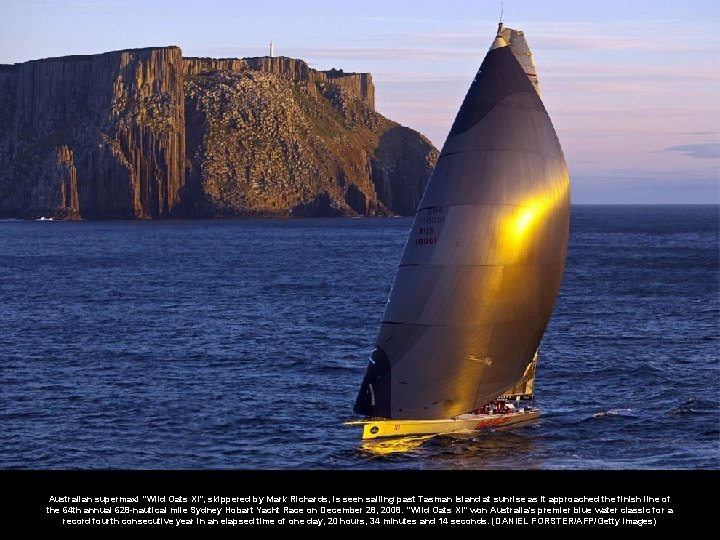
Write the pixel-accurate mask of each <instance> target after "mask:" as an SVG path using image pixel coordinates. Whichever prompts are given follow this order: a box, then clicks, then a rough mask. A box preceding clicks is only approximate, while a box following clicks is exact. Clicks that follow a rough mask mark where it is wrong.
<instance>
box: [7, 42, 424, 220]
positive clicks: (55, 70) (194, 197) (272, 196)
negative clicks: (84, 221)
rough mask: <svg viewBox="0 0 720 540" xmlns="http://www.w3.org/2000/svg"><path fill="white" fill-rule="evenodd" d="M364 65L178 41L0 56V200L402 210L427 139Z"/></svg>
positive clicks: (337, 211)
mask: <svg viewBox="0 0 720 540" xmlns="http://www.w3.org/2000/svg"><path fill="white" fill-rule="evenodd" d="M374 99H375V96H374V87H373V85H372V78H371V76H370V75H369V74H363V73H344V72H342V71H341V70H331V71H327V72H322V71H316V70H313V69H311V68H309V67H308V66H307V64H306V63H305V62H303V61H301V60H295V59H290V58H282V57H281V58H247V59H199V58H197V59H193V58H185V59H183V58H182V55H181V52H180V50H179V49H178V48H177V47H169V48H160V49H138V50H128V51H118V52H114V53H105V54H102V55H95V56H83V57H65V58H55V59H47V60H40V61H34V62H27V63H25V64H18V65H15V66H0V103H1V105H2V106H1V107H0V111H1V112H0V215H3V216H6V217H8V216H11V217H36V216H41V215H42V216H52V217H56V218H65V219H76V218H78V217H79V216H80V215H82V217H85V218H155V217H225V216H277V215H295V216H335V215H368V216H371V215H388V214H401V215H410V214H412V213H414V211H415V208H416V206H417V204H418V202H419V200H420V197H421V196H422V192H423V190H424V186H425V184H426V183H427V180H428V178H429V175H430V172H431V170H432V167H433V166H434V163H435V160H436V159H437V150H436V149H435V148H434V147H433V146H432V144H431V143H430V142H429V141H428V140H427V139H425V137H423V136H422V135H420V134H419V133H417V132H415V131H413V130H410V129H408V128H404V127H402V126H399V125H398V124H396V123H395V122H392V121H390V120H388V119H386V118H385V117H383V116H382V115H380V114H378V113H377V112H376V111H375V110H374Z"/></svg>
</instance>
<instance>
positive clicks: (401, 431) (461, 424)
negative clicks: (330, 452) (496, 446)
mask: <svg viewBox="0 0 720 540" xmlns="http://www.w3.org/2000/svg"><path fill="white" fill-rule="evenodd" d="M539 416H540V411H538V410H532V411H518V412H512V413H507V414H462V415H460V416H456V417H455V418H448V419H447V420H388V419H386V418H370V419H366V420H352V421H350V422H345V425H346V426H362V427H363V434H362V438H363V439H377V438H379V437H408V436H412V435H442V434H444V433H454V432H456V431H474V430H486V429H504V428H507V427H509V426H518V425H520V424H524V423H527V422H531V421H533V420H536V419H537V418H538V417H539Z"/></svg>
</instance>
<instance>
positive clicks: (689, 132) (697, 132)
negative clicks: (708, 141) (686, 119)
mask: <svg viewBox="0 0 720 540" xmlns="http://www.w3.org/2000/svg"><path fill="white" fill-rule="evenodd" d="M718 134H720V131H686V132H684V133H681V134H680V135H718Z"/></svg>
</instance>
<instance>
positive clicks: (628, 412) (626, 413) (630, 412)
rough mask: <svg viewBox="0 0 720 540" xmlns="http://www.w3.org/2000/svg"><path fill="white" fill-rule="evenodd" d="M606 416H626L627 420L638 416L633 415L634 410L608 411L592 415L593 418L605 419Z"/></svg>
mask: <svg viewBox="0 0 720 540" xmlns="http://www.w3.org/2000/svg"><path fill="white" fill-rule="evenodd" d="M606 416H624V417H627V418H635V417H636V416H637V415H635V414H633V410H632V409H608V410H607V411H601V412H596V413H594V414H593V415H592V417H593V418H604V417H606Z"/></svg>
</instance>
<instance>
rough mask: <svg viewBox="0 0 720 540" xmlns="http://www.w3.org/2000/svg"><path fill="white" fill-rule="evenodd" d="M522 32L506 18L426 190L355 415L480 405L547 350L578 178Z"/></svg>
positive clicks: (441, 413)
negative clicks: (519, 48) (520, 48)
mask: <svg viewBox="0 0 720 540" xmlns="http://www.w3.org/2000/svg"><path fill="white" fill-rule="evenodd" d="M508 31H509V32H508ZM513 32H514V31H512V30H509V29H504V28H502V25H501V26H500V29H499V31H498V37H497V38H496V40H495V42H494V43H493V47H492V48H491V50H490V51H489V52H488V53H487V56H486V57H485V60H484V61H483V63H482V65H481V66H480V70H479V71H478V73H477V75H476V77H475V80H474V81H473V83H472V85H471V86H470V90H469V91H468V93H467V96H466V97H465V100H464V102H463V104H462V107H461V108H460V111H459V113H458V115H457V117H456V119H455V122H454V124H453V126H452V129H451V130H450V134H449V135H448V138H447V141H446V142H445V145H444V147H443V150H442V152H441V154H440V159H439V160H438V162H437V165H436V167H435V170H434V172H433V175H432V177H431V179H430V182H429V183H428V186H427V188H426V190H425V194H424V196H423V199H422V201H421V203H420V207H419V209H418V211H417V214H416V216H415V221H414V223H413V226H412V230H411V232H410V236H409V238H408V241H407V244H406V246H405V251H404V252H403V256H402V259H401V261H400V266H399V268H398V270H397V273H396V276H395V281H394V283H393V288H392V290H391V293H390V297H389V300H388V304H387V306H386V309H385V314H384V316H383V321H382V324H381V326H380V331H379V333H378V336H377V340H376V348H375V350H374V352H373V354H372V359H371V361H370V363H369V364H368V369H367V372H366V375H365V379H364V380H363V383H362V386H361V388H360V393H359V395H358V398H357V401H356V403H355V412H357V413H359V414H364V415H367V416H380V417H385V418H393V419H416V418H421V419H440V418H448V417H452V416H455V415H458V414H462V413H466V412H469V411H472V410H473V409H475V408H477V407H479V406H481V405H484V404H485V403H487V402H488V401H490V400H492V399H495V398H496V397H498V396H499V395H501V394H503V393H504V392H505V391H507V390H508V389H510V388H512V387H513V386H514V385H515V384H516V383H518V382H519V381H521V379H523V376H524V374H525V370H526V368H527V367H528V366H529V365H530V364H531V362H532V360H533V357H534V355H535V352H536V351H537V349H538V346H539V345H540V340H541V339H542V336H543V333H544V331H545V327H546V326H547V324H548V321H549V319H550V315H551V313H552V309H553V306H554V304H555V298H556V296H557V293H558V290H559V288H560V282H561V280H562V274H563V269H564V264H565V255H566V251H567V241H568V229H569V214H570V207H569V204H570V203H569V179H568V173H567V167H566V164H565V160H564V157H563V153H562V150H561V148H560V143H559V141H558V139H557V135H556V134H555V130H554V128H553V126H552V123H551V121H550V118H549V117H548V114H547V112H546V111H545V108H544V106H543V104H542V102H541V100H540V97H539V95H538V93H537V92H536V90H535V88H534V86H533V84H534V82H535V81H531V78H532V77H531V75H529V74H528V71H527V70H528V69H529V68H528V64H527V63H526V65H525V67H523V66H521V64H520V63H519V62H518V60H517V59H516V57H515V55H514V54H513V51H512V50H511V48H512V47H513V45H514V44H513V40H515V39H516V36H522V34H521V33H517V32H515V33H513ZM504 36H507V39H506V37H504ZM517 39H518V42H520V39H519V38H517ZM508 44H509V45H510V46H508ZM520 44H521V45H523V44H524V46H525V47H527V45H526V44H525V42H524V37H522V43H520ZM527 54H529V50H528V52H527ZM526 58H527V59H529V62H530V64H529V65H530V66H532V59H531V57H529V56H527V57H526ZM531 73H532V75H534V74H535V71H534V67H533V68H532V72H531ZM535 79H537V77H535Z"/></svg>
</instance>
